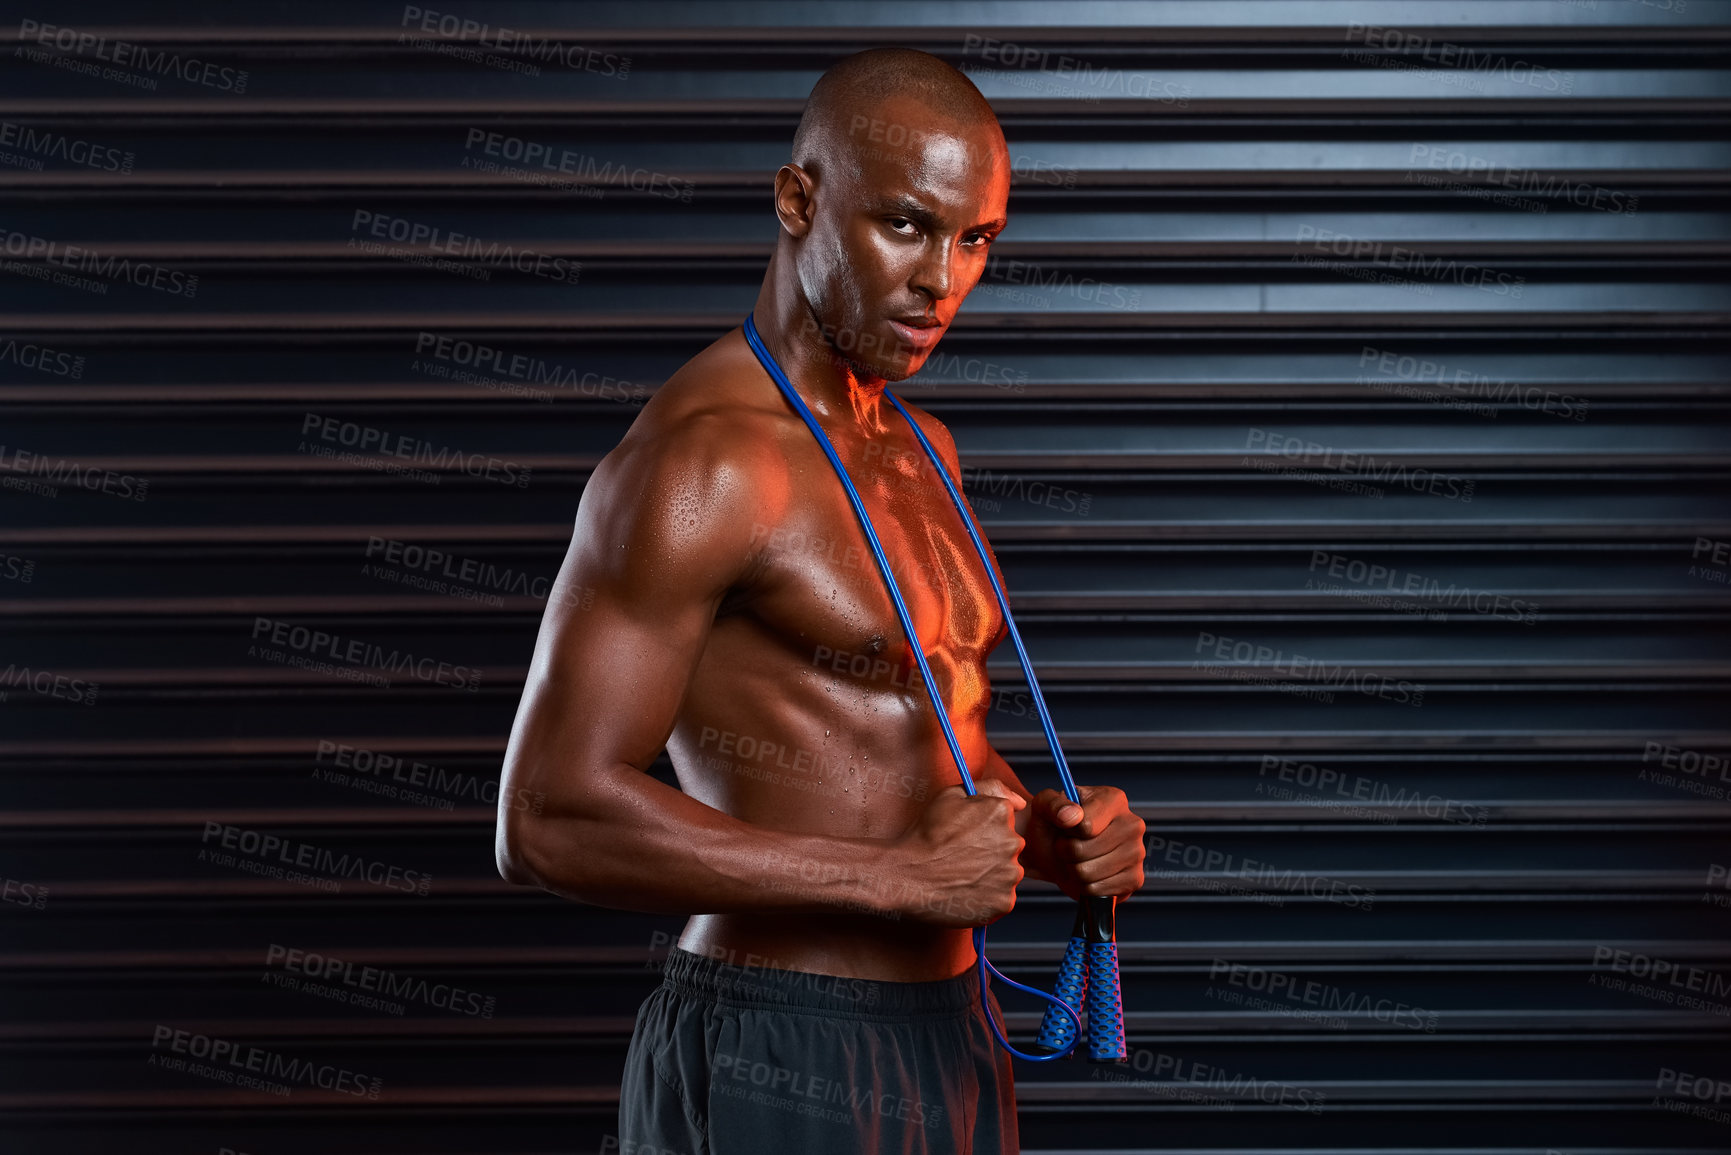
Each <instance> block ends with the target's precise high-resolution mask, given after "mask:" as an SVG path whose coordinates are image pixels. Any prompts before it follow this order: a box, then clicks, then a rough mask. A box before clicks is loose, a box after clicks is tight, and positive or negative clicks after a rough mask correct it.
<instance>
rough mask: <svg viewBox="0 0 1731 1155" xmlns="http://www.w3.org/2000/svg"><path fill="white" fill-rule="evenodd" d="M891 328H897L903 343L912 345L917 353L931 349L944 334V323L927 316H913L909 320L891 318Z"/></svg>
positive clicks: (897, 333) (898, 335)
mask: <svg viewBox="0 0 1731 1155" xmlns="http://www.w3.org/2000/svg"><path fill="white" fill-rule="evenodd" d="M890 328H892V329H894V330H895V333H896V336H897V337H899V338H900V339H901V342H902V344H904V345H908V346H911V347H912V348H913V350H914V351H915V352H916V353H917V352H921V351H923V350H926V349H930V348H931V347H932V346H933V345H936V344H937V343H938V338H939V337H941V336H943V335H944V327H943V325H941V324H939V323H938V322H937V321H936V320H932V319H929V318H925V317H913V318H909V319H907V320H896V319H894V318H891V320H890Z"/></svg>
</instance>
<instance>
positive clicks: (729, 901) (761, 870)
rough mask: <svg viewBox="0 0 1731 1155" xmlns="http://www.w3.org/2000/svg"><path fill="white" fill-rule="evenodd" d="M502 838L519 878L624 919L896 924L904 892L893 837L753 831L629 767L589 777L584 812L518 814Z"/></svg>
mask: <svg viewBox="0 0 1731 1155" xmlns="http://www.w3.org/2000/svg"><path fill="white" fill-rule="evenodd" d="M505 841H506V843H507V853H506V855H505V857H508V858H509V859H510V860H511V861H512V862H513V864H514V865H515V867H516V868H517V869H516V873H517V874H518V875H519V876H520V877H521V880H522V881H527V882H532V883H534V884H535V885H538V886H541V887H543V888H544V889H546V890H550V891H552V892H554V893H555V894H561V895H564V896H566V897H568V898H574V899H577V900H579V901H582V902H587V903H590V904H592V905H596V906H606V907H613V908H618V909H624V910H640V911H646V912H652V913H659V914H710V913H717V914H719V913H731V912H741V911H786V912H788V913H803V912H814V911H833V910H853V911H861V912H867V913H876V914H884V915H894V914H897V913H899V910H898V909H897V904H896V902H895V896H896V895H897V894H899V893H900V892H901V891H903V890H905V889H906V887H905V886H904V885H902V883H901V879H900V874H901V872H900V870H899V869H898V866H897V854H896V844H895V843H894V842H892V841H890V840H885V839H868V838H838V837H833V836H828V835H809V834H797V833H792V832H788V831H782V830H772V829H767V828H765V827H761V826H755V825H753V824H751V823H748V822H744V821H742V820H740V819H738V818H734V817H732V816H731V815H728V814H724V813H722V812H721V811H719V810H716V809H715V808H714V807H711V806H707V805H705V804H704V803H702V802H700V801H698V800H697V799H695V798H692V797H690V796H689V795H687V794H684V793H682V792H681V791H679V790H676V789H674V788H672V787H670V786H667V785H665V784H664V783H661V782H658V781H657V780H655V779H654V778H652V777H650V776H649V775H648V774H645V773H643V772H642V771H641V770H638V769H637V768H636V767H634V766H630V765H627V764H623V763H621V764H619V765H617V766H615V767H613V768H612V769H610V770H607V771H604V772H600V773H597V774H594V775H591V776H589V777H588V780H587V782H586V784H585V789H584V793H583V796H582V798H581V801H580V803H579V802H578V801H577V800H576V799H570V798H567V799H560V800H556V799H553V798H549V799H548V800H547V804H546V805H545V806H544V808H543V812H542V813H541V814H540V815H526V814H524V815H517V816H515V821H514V822H513V823H512V824H511V828H510V829H509V830H508V831H507V832H506V835H505Z"/></svg>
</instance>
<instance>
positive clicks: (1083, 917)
mask: <svg viewBox="0 0 1731 1155" xmlns="http://www.w3.org/2000/svg"><path fill="white" fill-rule="evenodd" d="M1117 905H1118V900H1117V899H1116V898H1112V897H1110V896H1108V897H1105V898H1096V897H1093V896H1090V897H1088V898H1085V899H1083V900H1082V901H1081V902H1079V903H1077V904H1076V922H1075V925H1074V926H1073V927H1072V928H1071V930H1070V945H1069V946H1068V947H1066V948H1065V950H1064V961H1063V962H1061V963H1059V964H1058V983H1057V986H1056V987H1055V988H1054V991H1053V993H1055V994H1056V995H1057V996H1058V997H1059V998H1060V999H1062V1000H1063V1001H1064V1004H1065V1005H1066V1006H1068V1007H1069V1008H1070V1009H1071V1010H1072V1011H1074V1012H1075V1014H1074V1015H1068V1014H1065V1013H1064V1011H1063V1009H1062V1008H1061V1007H1058V1006H1056V1005H1053V1006H1051V1007H1048V1008H1047V1010H1046V1014H1045V1017H1044V1018H1043V1019H1041V1020H1040V1033H1039V1034H1038V1035H1037V1036H1035V1038H1034V1053H1035V1054H1038V1055H1057V1054H1063V1053H1064V1052H1066V1051H1069V1050H1070V1049H1071V1048H1073V1047H1074V1046H1075V1045H1076V1025H1077V1023H1078V1022H1080V1023H1083V1024H1086V1026H1087V1029H1088V1058H1089V1060H1090V1061H1091V1062H1095V1063H1122V1062H1125V1061H1126V1060H1127V1059H1128V1058H1129V1051H1128V1049H1127V1048H1126V1046H1125V1043H1124V995H1123V990H1122V988H1121V986H1120V983H1119V978H1118V937H1117V933H1116V927H1115V925H1114V923H1115V915H1116V913H1117Z"/></svg>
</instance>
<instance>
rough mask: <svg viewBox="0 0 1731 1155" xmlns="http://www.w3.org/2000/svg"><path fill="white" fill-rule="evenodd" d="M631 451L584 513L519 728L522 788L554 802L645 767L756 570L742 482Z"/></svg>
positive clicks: (514, 759)
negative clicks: (714, 630) (724, 610)
mask: <svg viewBox="0 0 1731 1155" xmlns="http://www.w3.org/2000/svg"><path fill="white" fill-rule="evenodd" d="M633 457H638V458H640V457H641V451H638V452H637V453H635V454H628V455H626V456H625V457H623V458H622V459H620V460H613V459H609V461H608V462H605V463H603V466H602V467H601V468H599V469H597V471H596V474H595V477H594V479H593V480H592V481H591V483H590V487H589V489H588V490H587V491H586V492H585V494H584V498H583V502H582V503H581V505H580V507H579V511H578V517H577V524H576V527H575V531H574V533H573V535H572V541H571V547H570V549H569V551H568V552H567V554H566V557H565V560H564V563H563V564H562V566H561V567H560V572H559V577H558V579H557V580H556V581H555V582H554V584H553V587H552V589H551V590H550V592H549V595H548V608H547V612H546V615H545V616H544V618H543V620H542V625H541V634H540V637H539V638H538V639H537V642H536V646H535V657H534V660H533V662H532V664H531V667H530V671H529V678H528V682H527V684H526V686H525V688H524V698H523V704H522V706H521V708H520V709H519V712H518V719H517V726H516V729H515V730H514V732H513V734H512V741H511V753H510V754H509V755H508V756H507V768H508V772H509V773H511V774H512V775H513V779H514V780H513V783H512V785H513V786H517V787H522V788H526V789H531V790H539V791H544V792H546V793H547V794H548V795H550V796H554V797H557V796H559V795H560V794H563V793H566V792H568V791H571V790H573V789H575V788H577V787H579V786H581V785H582V784H583V779H584V778H585V777H588V776H592V775H594V774H596V773H600V772H605V771H607V770H609V769H612V768H614V767H617V766H619V765H620V764H627V765H630V766H634V767H636V768H638V769H647V768H648V767H649V765H650V764H651V763H652V762H654V760H655V758H656V757H657V755H658V754H659V753H660V752H661V749H662V747H663V746H664V745H665V743H666V741H667V736H668V734H669V733H671V731H672V728H673V724H674V722H675V720H676V717H677V714H678V710H679V705H680V702H681V701H682V700H683V698H684V696H685V691H686V687H687V686H688V685H689V683H690V680H691V676H692V674H693V672H694V671H695V670H696V667H697V663H698V661H699V659H700V658H701V656H702V654H703V648H704V645H705V643H706V642H707V640H708V635H709V630H710V628H711V626H712V624H713V622H714V619H715V612H716V608H717V607H718V606H719V604H720V602H721V599H722V597H723V596H724V595H725V594H726V592H727V591H728V589H729V588H731V587H732V585H733V584H734V583H735V582H736V581H737V580H738V579H739V577H740V575H741V574H742V573H743V572H744V570H745V567H746V564H747V562H748V559H749V549H748V540H749V539H748V530H747V531H746V532H741V529H740V526H739V525H738V520H737V517H736V516H735V514H736V513H737V510H736V508H735V507H736V506H737V505H738V504H739V503H738V497H739V493H738V491H739V489H740V488H741V486H742V484H743V479H742V478H740V477H738V476H727V475H726V474H727V473H728V470H727V469H725V468H723V469H720V470H717V469H714V468H703V467H701V466H696V465H693V466H692V467H689V468H678V467H674V466H672V465H670V464H669V463H667V462H665V461H662V462H657V461H649V462H645V461H643V460H633Z"/></svg>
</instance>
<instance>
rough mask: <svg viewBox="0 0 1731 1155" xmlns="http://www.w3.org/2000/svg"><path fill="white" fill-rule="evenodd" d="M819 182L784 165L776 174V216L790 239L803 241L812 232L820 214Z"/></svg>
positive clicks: (792, 165)
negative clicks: (813, 224) (818, 210)
mask: <svg viewBox="0 0 1731 1155" xmlns="http://www.w3.org/2000/svg"><path fill="white" fill-rule="evenodd" d="M816 196H817V181H815V180H813V179H812V175H811V174H810V173H809V172H806V171H805V170H804V169H803V168H801V167H799V166H798V165H797V164H784V165H782V166H781V168H780V169H779V170H777V171H776V174H775V215H776V216H777V217H779V218H780V219H781V227H782V228H783V229H785V230H786V231H787V233H788V235H789V236H792V237H804V236H805V234H806V233H808V232H810V231H811V220H812V214H813V213H814V212H816V211H817V208H816V205H817V202H816Z"/></svg>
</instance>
